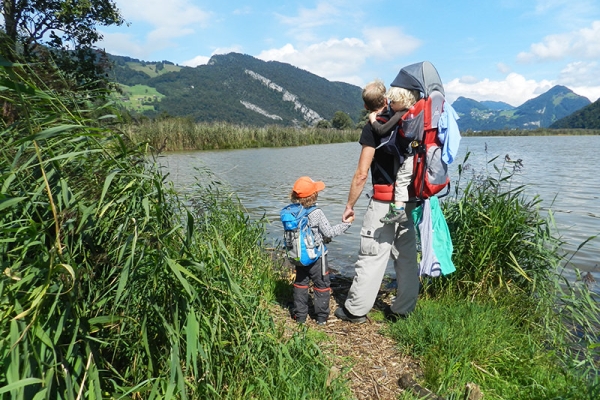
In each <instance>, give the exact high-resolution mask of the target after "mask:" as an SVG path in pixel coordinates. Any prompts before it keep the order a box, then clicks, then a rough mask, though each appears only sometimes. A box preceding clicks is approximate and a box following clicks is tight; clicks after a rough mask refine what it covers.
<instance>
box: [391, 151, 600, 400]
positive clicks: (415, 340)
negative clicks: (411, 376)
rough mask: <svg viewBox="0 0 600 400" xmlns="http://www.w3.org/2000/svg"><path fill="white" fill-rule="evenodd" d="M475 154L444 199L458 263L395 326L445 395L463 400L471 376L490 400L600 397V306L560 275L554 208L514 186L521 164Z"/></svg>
mask: <svg viewBox="0 0 600 400" xmlns="http://www.w3.org/2000/svg"><path fill="white" fill-rule="evenodd" d="M468 157H469V155H468V154H467V156H466V158H465V160H464V162H463V164H462V165H461V166H460V168H459V172H460V179H459V182H457V183H456V186H455V187H456V192H455V195H454V196H453V197H451V198H449V199H447V200H446V201H445V202H444V214H445V217H446V220H447V222H448V225H449V229H450V232H451V236H452V242H453V244H454V255H453V261H454V263H455V265H456V268H457V270H456V272H454V273H452V274H450V275H448V276H444V277H439V278H432V279H429V280H426V281H425V282H424V288H423V292H422V296H421V300H420V302H419V304H418V306H417V309H416V311H415V313H414V314H413V315H411V316H410V317H409V318H408V319H406V320H403V321H400V322H397V323H395V324H392V325H390V326H389V327H388V329H387V333H388V334H389V335H391V336H392V337H393V338H395V339H396V340H397V341H398V344H399V347H400V349H402V351H404V352H407V353H408V354H410V355H412V356H414V357H415V358H417V359H419V360H420V362H421V367H422V369H423V378H422V383H423V386H426V387H427V388H429V389H431V390H433V391H434V392H436V393H438V394H440V395H442V396H443V397H444V398H462V396H463V394H464V393H465V387H466V385H467V384H468V383H475V384H476V385H477V386H478V387H479V388H480V389H481V390H482V392H483V393H484V398H486V399H556V398H563V399H595V398H598V396H600V375H599V370H600V337H599V336H598V332H599V328H600V319H599V318H600V307H599V303H598V302H597V299H594V298H593V296H592V293H591V291H590V290H589V288H588V286H586V285H585V284H584V283H583V282H581V281H579V282H576V283H575V284H572V283H571V284H569V283H568V282H567V281H566V279H564V278H563V276H562V275H561V272H562V269H563V268H564V266H565V265H567V264H568V259H566V258H565V255H564V253H563V252H562V251H561V245H562V243H561V241H560V239H559V238H557V237H556V233H555V228H554V225H553V220H552V215H551V214H550V216H549V217H548V218H542V217H541V215H540V212H539V211H540V210H539V208H538V205H539V204H540V199H539V198H528V197H526V196H525V195H524V187H523V186H514V185H513V184H512V176H513V174H514V173H517V172H518V168H519V165H518V164H516V163H512V162H507V161H502V162H498V160H497V159H496V158H494V159H492V160H490V162H489V164H488V165H489V170H486V171H467V170H464V169H463V165H466V161H467V159H468ZM468 174H471V175H468ZM461 180H462V182H461ZM594 239H595V237H590V239H589V240H594ZM408 398H410V397H408Z"/></svg>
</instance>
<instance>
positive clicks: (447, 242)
mask: <svg viewBox="0 0 600 400" xmlns="http://www.w3.org/2000/svg"><path fill="white" fill-rule="evenodd" d="M425 201H426V202H429V207H430V215H431V230H432V232H430V235H423V234H421V232H420V229H419V226H421V225H422V218H423V205H420V206H419V207H417V208H415V209H414V210H413V221H415V227H416V229H417V234H418V235H419V236H420V237H421V239H423V238H424V237H427V236H428V237H430V238H431V240H432V244H431V247H432V249H433V253H434V256H435V259H437V262H438V263H439V268H440V270H441V272H442V275H448V274H451V273H452V272H454V271H456V267H455V266H454V263H453V262H452V252H453V251H454V246H453V245H452V238H451V237H450V231H449V230H448V224H447V223H446V218H445V217H444V214H443V212H442V208H441V207H440V202H439V199H438V198H437V196H433V197H430V198H429V199H427V200H425ZM426 247H427V246H426V245H424V244H423V243H422V242H421V248H422V249H424V248H426ZM429 269H431V268H429Z"/></svg>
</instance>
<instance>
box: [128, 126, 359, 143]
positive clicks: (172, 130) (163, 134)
mask: <svg viewBox="0 0 600 400" xmlns="http://www.w3.org/2000/svg"><path fill="white" fill-rule="evenodd" d="M122 130H123V132H124V134H125V135H126V136H127V137H128V138H129V139H130V140H131V141H132V142H133V143H148V144H149V145H150V146H152V147H153V148H155V149H160V150H164V151H180V150H218V149H243V148H256V147H286V146H303V145H310V144H327V143H344V142H352V141H358V138H359V136H360V130H356V129H355V130H337V129H320V128H291V127H281V126H275V125H273V126H266V127H251V126H243V125H233V124H228V123H224V122H215V123H195V122H194V121H192V120H190V119H187V118H165V119H158V120H153V121H150V120H144V121H142V122H138V123H130V124H127V125H124V126H123V127H122Z"/></svg>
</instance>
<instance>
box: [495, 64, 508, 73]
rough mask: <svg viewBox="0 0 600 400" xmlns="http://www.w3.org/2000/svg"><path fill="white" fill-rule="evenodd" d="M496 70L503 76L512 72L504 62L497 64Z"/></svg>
mask: <svg viewBox="0 0 600 400" xmlns="http://www.w3.org/2000/svg"><path fill="white" fill-rule="evenodd" d="M496 68H498V71H499V72H500V73H502V74H508V73H509V72H510V71H511V69H510V67H509V66H508V65H506V64H504V63H502V62H499V63H497V64H496Z"/></svg>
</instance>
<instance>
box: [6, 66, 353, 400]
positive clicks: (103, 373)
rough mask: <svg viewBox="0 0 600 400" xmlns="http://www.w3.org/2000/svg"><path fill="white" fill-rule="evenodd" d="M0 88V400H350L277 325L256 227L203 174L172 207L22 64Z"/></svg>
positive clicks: (106, 117)
mask: <svg viewBox="0 0 600 400" xmlns="http://www.w3.org/2000/svg"><path fill="white" fill-rule="evenodd" d="M0 87H1V89H2V90H1V91H0V101H2V102H3V103H4V110H5V113H4V116H3V119H2V122H3V125H2V127H1V130H0V265H1V267H2V270H3V272H4V273H3V275H2V278H0V321H1V323H0V396H2V397H5V396H10V398H12V399H27V400H29V399H36V400H37V399H79V398H89V399H100V398H131V399H171V398H177V399H186V398H193V399H200V398H202V399H240V398H257V399H258V398H281V399H284V398H331V399H342V398H347V397H348V391H347V389H346V388H345V386H344V382H343V381H342V380H341V379H337V380H334V381H333V382H330V383H327V377H328V371H329V368H330V365H329V364H330V361H329V360H328V359H327V358H326V357H325V356H324V355H323V354H322V353H321V351H320V350H319V348H318V346H317V345H316V343H315V342H314V341H313V340H312V339H311V338H310V337H307V336H306V335H305V334H304V333H303V332H302V331H301V330H300V331H299V333H297V334H294V335H291V337H284V335H283V331H282V328H281V327H278V326H276V325H275V324H274V323H273V320H272V318H271V316H270V315H269V313H268V311H267V307H268V305H269V303H270V301H272V299H273V290H274V287H275V285H276V283H277V282H278V279H279V278H278V276H277V275H276V273H275V271H274V269H273V264H272V260H271V258H270V256H269V255H268V254H266V253H265V252H264V251H263V250H262V246H261V244H262V240H263V237H264V224H262V223H261V222H257V223H251V222H250V221H249V220H248V218H247V217H246V216H245V215H244V213H243V211H242V210H241V208H240V205H239V203H238V202H237V201H236V200H235V198H234V197H233V196H231V195H230V194H228V193H222V192H221V191H220V190H218V187H217V186H215V185H213V184H212V183H211V179H210V176H203V177H202V179H201V180H200V181H199V183H198V191H197V193H196V195H195V196H194V197H193V199H190V200H187V201H185V202H184V201H182V200H181V199H179V198H178V196H177V194H176V193H175V192H174V190H173V189H172V188H171V187H169V186H168V185H167V184H166V181H165V177H164V176H163V175H162V174H161V172H160V170H159V169H158V168H157V167H156V166H155V165H154V164H153V163H152V162H151V160H150V161H149V160H148V158H147V154H146V153H145V152H144V148H143V146H138V147H136V146H131V144H130V143H129V141H128V140H126V139H125V140H124V138H125V136H123V135H121V134H119V133H118V132H116V131H114V130H112V129H109V126H110V125H107V122H108V121H111V120H113V119H114V117H115V116H114V115H110V114H106V111H107V110H106V109H105V108H103V107H100V108H95V107H92V105H90V104H87V103H85V102H84V100H85V99H83V100H82V99H78V98H76V97H73V96H71V95H69V94H62V95H57V94H55V93H52V92H50V91H48V90H41V89H39V88H38V87H37V86H36V85H35V84H33V83H32V82H31V81H30V80H29V79H28V78H27V71H25V69H22V68H21V67H19V66H15V65H7V64H5V65H3V66H2V67H0ZM103 110H104V112H103ZM97 116H100V117H99V118H97ZM184 204H191V205H189V206H184Z"/></svg>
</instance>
